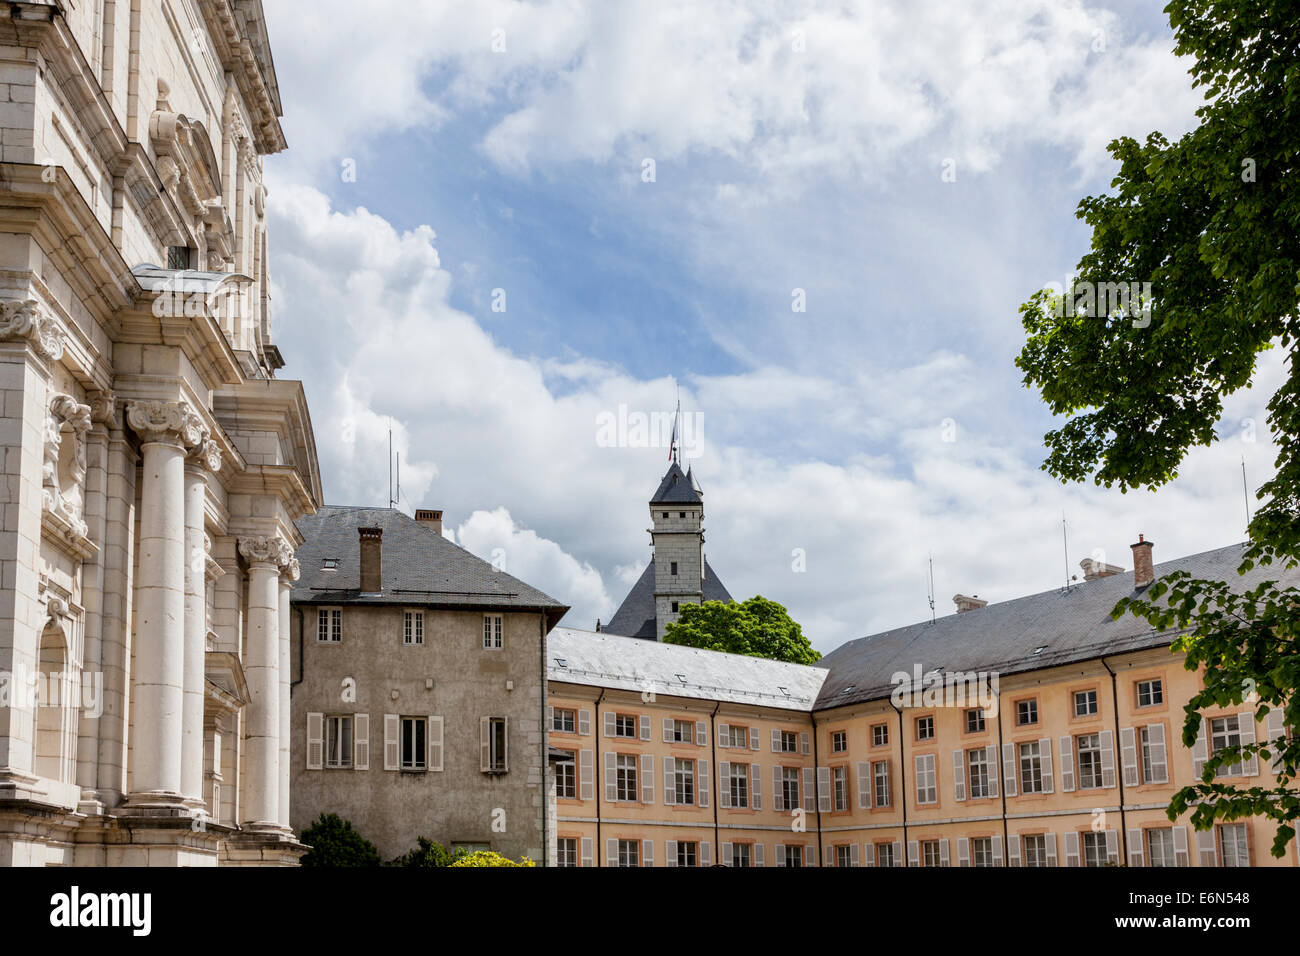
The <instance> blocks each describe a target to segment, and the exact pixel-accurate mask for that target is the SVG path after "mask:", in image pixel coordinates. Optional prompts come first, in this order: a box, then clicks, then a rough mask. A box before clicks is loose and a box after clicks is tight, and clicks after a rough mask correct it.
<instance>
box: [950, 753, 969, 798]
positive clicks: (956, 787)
mask: <svg viewBox="0 0 1300 956" xmlns="http://www.w3.org/2000/svg"><path fill="white" fill-rule="evenodd" d="M952 795H953V799H955V800H959V801H961V800H965V799H966V751H964V750H954V751H953V752H952Z"/></svg>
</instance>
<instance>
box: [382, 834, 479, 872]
mask: <svg viewBox="0 0 1300 956" xmlns="http://www.w3.org/2000/svg"><path fill="white" fill-rule="evenodd" d="M416 844H417V845H416V846H415V847H414V848H412V849H411V850H410V851H408V852H407V853H404V854H403V855H401V856H399V857H397V858H396V859H395V860H390V861H389V862H388V864H387V865H388V866H404V867H412V868H415V869H425V868H429V867H442V866H451V865H452V864H453V863H455V862H456V860H458V859H460V858H461V857H462V856H464V855H465V851H464V850H463V849H460V850H456V851H455V852H453V851H451V850H448V849H447V848H446V847H445V846H443V845H442V844H441V843H438V842H437V841H436V840H430V839H429V838H428V837H417V838H416Z"/></svg>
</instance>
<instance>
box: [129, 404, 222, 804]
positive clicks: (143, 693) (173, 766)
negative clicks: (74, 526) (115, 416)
mask: <svg viewBox="0 0 1300 956" xmlns="http://www.w3.org/2000/svg"><path fill="white" fill-rule="evenodd" d="M126 417H127V423H128V424H129V425H130V426H131V428H133V429H134V430H135V431H136V433H137V434H138V435H139V436H140V438H141V439H142V445H141V455H142V462H141V481H142V487H141V496H140V501H141V507H140V559H139V578H138V580H137V582H136V627H135V640H136V653H135V668H136V669H135V674H134V675H133V678H134V679H133V681H132V686H133V689H134V706H135V715H134V720H133V722H132V723H133V735H134V736H133V741H132V760H133V763H132V768H131V773H132V785H131V797H130V799H129V801H128V803H129V804H131V805H132V806H134V807H140V808H144V807H148V806H153V805H175V804H178V803H180V802H181V799H182V797H183V796H184V794H183V792H182V788H181V760H182V758H181V754H182V749H183V748H182V739H183V738H182V733H183V723H182V717H183V711H184V694H185V566H186V556H185V457H186V453H187V450H188V449H190V448H193V447H194V446H196V445H198V444H199V443H200V442H201V441H202V440H204V439H205V438H206V437H207V435H206V430H205V429H204V427H203V423H202V420H201V419H200V418H199V416H198V414H197V413H196V412H195V411H194V410H193V409H192V408H191V407H190V406H189V405H187V404H185V403H183V402H156V401H155V402H134V403H132V404H131V405H129V406H128V407H127V412H126Z"/></svg>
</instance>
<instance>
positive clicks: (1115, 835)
mask: <svg viewBox="0 0 1300 956" xmlns="http://www.w3.org/2000/svg"><path fill="white" fill-rule="evenodd" d="M1106 862H1108V863H1109V864H1110V865H1111V866H1119V831H1118V830H1107V831H1106Z"/></svg>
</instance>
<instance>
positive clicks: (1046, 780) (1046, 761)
mask: <svg viewBox="0 0 1300 956" xmlns="http://www.w3.org/2000/svg"><path fill="white" fill-rule="evenodd" d="M1038 755H1039V762H1040V764H1041V765H1042V768H1043V793H1051V792H1052V787H1053V780H1055V777H1054V776H1053V774H1052V738H1051V737H1044V738H1042V739H1041V740H1039V741H1038Z"/></svg>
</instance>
